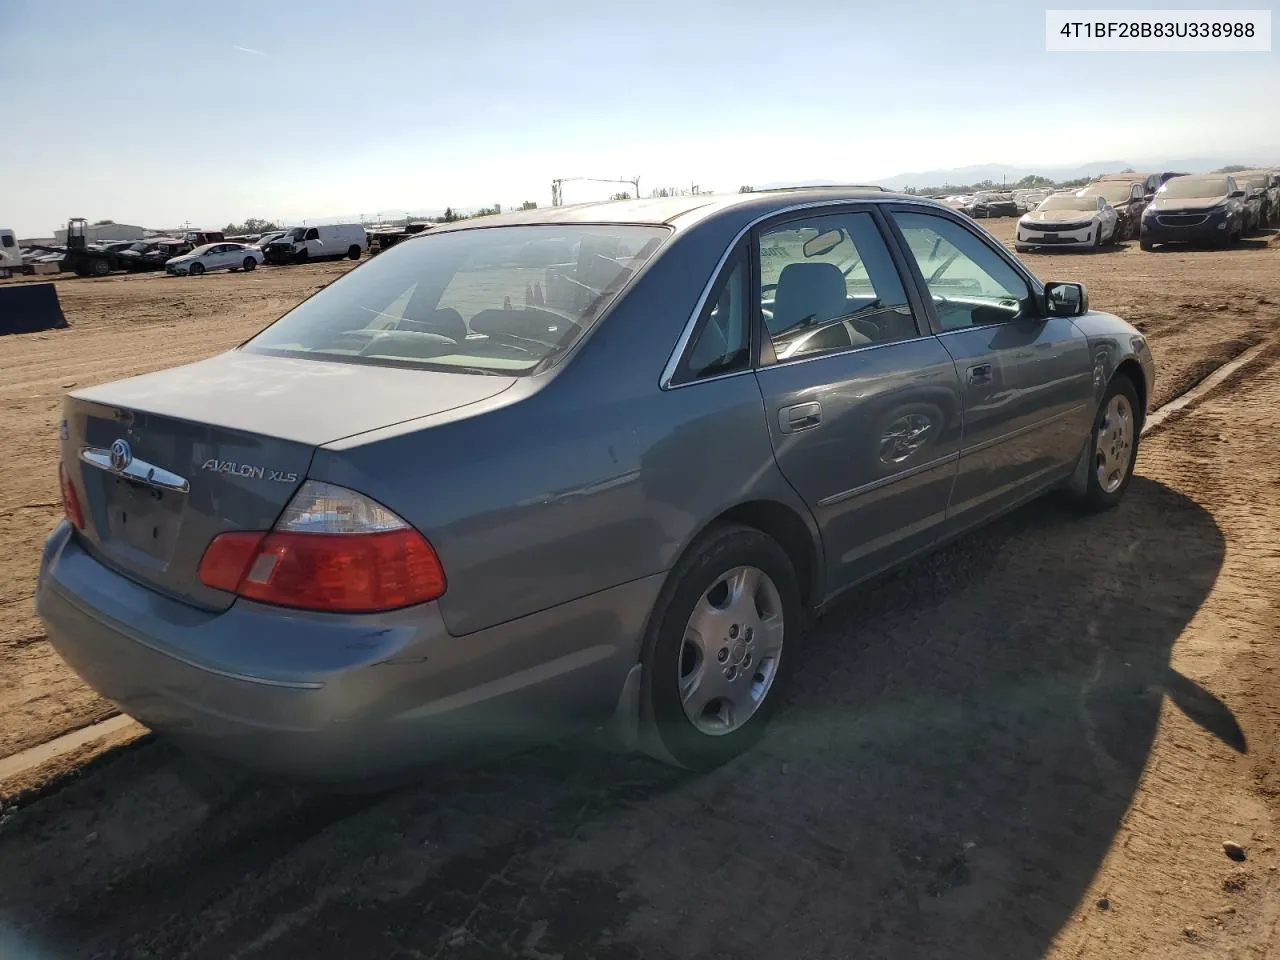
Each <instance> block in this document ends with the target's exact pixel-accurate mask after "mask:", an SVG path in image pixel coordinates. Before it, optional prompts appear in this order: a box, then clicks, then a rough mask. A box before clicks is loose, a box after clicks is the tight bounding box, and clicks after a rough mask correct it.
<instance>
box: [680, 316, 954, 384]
mask: <svg viewBox="0 0 1280 960" xmlns="http://www.w3.org/2000/svg"><path fill="white" fill-rule="evenodd" d="M913 319H914V318H913ZM932 339H934V335H933V334H932V333H928V334H925V335H924V336H923V337H911V338H910V339H909V340H889V341H887V342H885V343H868V344H864V345H863V346H860V347H849V348H848V349H847V350H828V351H827V352H825V353H815V354H813V355H812V356H806V357H796V359H794V360H779V361H778V362H776V363H771V364H769V365H768V366H767V367H758V368H757V369H756V373H757V374H760V373H767V372H768V371H770V370H786V369H788V368H790V367H794V366H798V365H799V364H802V363H809V362H810V361H811V360H826V359H827V358H828V357H847V356H848V355H849V354H851V353H865V352H866V351H868V350H881V349H883V348H885V347H900V346H902V345H903V344H904V343H920V342H921V341H924V340H932ZM694 382H695V383H701V382H702V381H701V380H696V381H694ZM681 386H684V384H681Z"/></svg>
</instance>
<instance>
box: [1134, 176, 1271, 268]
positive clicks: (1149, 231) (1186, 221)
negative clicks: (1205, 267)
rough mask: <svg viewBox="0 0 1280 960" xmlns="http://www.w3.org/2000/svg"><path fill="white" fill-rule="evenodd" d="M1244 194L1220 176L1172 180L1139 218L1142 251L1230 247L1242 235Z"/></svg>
mask: <svg viewBox="0 0 1280 960" xmlns="http://www.w3.org/2000/svg"><path fill="white" fill-rule="evenodd" d="M1244 197H1245V192H1244V191H1243V190H1242V189H1240V187H1239V186H1238V185H1237V184H1236V181H1235V178H1234V177H1231V176H1229V175H1227V174H1222V173H1209V174H1197V175H1194V176H1190V175H1189V176H1185V177H1174V178H1172V179H1171V180H1168V181H1166V182H1165V184H1164V186H1162V187H1161V188H1160V189H1159V190H1158V191H1156V195H1155V199H1153V200H1152V201H1151V203H1149V204H1148V205H1147V209H1146V211H1145V212H1144V213H1143V215H1142V240H1141V243H1142V249H1143V250H1152V249H1154V248H1155V245H1156V244H1158V243H1206V244H1214V245H1216V246H1220V247H1227V246H1230V245H1231V244H1232V243H1233V242H1234V241H1236V240H1238V239H1240V237H1241V236H1242V235H1243V234H1244V232H1245V223H1246V217H1247V215H1246V213H1245V207H1244Z"/></svg>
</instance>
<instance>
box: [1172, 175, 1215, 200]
mask: <svg viewBox="0 0 1280 960" xmlns="http://www.w3.org/2000/svg"><path fill="white" fill-rule="evenodd" d="M1226 195H1227V178H1226V177H1174V178H1173V179H1172V180H1169V181H1168V182H1167V183H1165V185H1164V186H1163V187H1161V188H1160V196H1162V197H1170V198H1172V199H1175V200H1181V199H1184V198H1187V197H1225V196H1226Z"/></svg>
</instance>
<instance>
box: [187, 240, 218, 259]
mask: <svg viewBox="0 0 1280 960" xmlns="http://www.w3.org/2000/svg"><path fill="white" fill-rule="evenodd" d="M212 249H213V244H212V243H204V244H201V245H200V246H198V247H196V248H195V249H194V250H192V251H191V256H193V257H198V256H200V255H201V254H204V253H208V252H209V251H210V250H212Z"/></svg>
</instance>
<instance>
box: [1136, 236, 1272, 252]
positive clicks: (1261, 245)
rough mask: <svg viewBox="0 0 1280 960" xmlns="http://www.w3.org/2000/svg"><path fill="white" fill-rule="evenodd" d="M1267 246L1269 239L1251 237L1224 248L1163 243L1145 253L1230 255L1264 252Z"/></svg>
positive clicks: (1239, 239) (1242, 238)
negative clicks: (1240, 251)
mask: <svg viewBox="0 0 1280 960" xmlns="http://www.w3.org/2000/svg"><path fill="white" fill-rule="evenodd" d="M1269 246H1270V238H1268V237H1258V236H1252V237H1240V238H1238V239H1236V240H1233V241H1232V242H1231V243H1230V244H1229V245H1228V246H1225V247H1222V246H1218V245H1217V244H1213V243H1191V242H1186V241H1181V242H1165V243H1160V244H1157V245H1156V246H1155V247H1154V248H1152V249H1151V250H1148V251H1146V252H1147V253H1176V252H1179V251H1181V252H1183V253H1191V252H1196V253H1199V252H1203V251H1209V250H1212V251H1215V252H1217V253H1230V252H1231V251H1232V250H1265V249H1267V247H1269Z"/></svg>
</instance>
